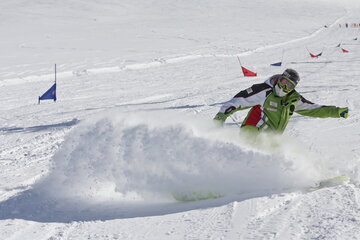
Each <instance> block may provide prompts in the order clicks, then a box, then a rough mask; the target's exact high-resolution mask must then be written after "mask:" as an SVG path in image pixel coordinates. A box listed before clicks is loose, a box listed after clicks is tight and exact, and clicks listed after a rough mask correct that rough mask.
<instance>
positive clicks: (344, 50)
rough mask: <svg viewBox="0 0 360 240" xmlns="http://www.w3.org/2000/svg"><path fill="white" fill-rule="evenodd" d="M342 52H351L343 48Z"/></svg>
mask: <svg viewBox="0 0 360 240" xmlns="http://www.w3.org/2000/svg"><path fill="white" fill-rule="evenodd" d="M341 51H342V52H343V53H348V52H349V51H348V50H346V49H343V48H341Z"/></svg>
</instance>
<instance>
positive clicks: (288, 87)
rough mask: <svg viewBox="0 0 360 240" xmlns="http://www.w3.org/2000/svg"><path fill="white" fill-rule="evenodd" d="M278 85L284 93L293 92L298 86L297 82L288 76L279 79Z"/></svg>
mask: <svg viewBox="0 0 360 240" xmlns="http://www.w3.org/2000/svg"><path fill="white" fill-rule="evenodd" d="M278 85H279V87H280V88H281V89H282V90H283V91H284V92H291V91H292V90H294V88H295V86H296V84H295V82H294V81H292V80H291V79H290V78H288V77H286V76H281V77H280V78H279V80H278Z"/></svg>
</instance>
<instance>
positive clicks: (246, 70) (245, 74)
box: [241, 66, 257, 77]
mask: <svg viewBox="0 0 360 240" xmlns="http://www.w3.org/2000/svg"><path fill="white" fill-rule="evenodd" d="M241 70H242V72H243V74H244V76H245V77H256V76H257V74H256V73H254V72H252V71H250V70H249V69H246V68H244V67H243V66H241Z"/></svg>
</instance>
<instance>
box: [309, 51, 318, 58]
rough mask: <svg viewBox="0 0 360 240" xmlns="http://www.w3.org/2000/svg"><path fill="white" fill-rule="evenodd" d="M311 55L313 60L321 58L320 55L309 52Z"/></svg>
mask: <svg viewBox="0 0 360 240" xmlns="http://www.w3.org/2000/svg"><path fill="white" fill-rule="evenodd" d="M309 53H310V57H312V58H318V57H319V56H318V55H314V54H312V53H311V52H309Z"/></svg>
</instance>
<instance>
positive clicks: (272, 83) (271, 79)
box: [264, 74, 281, 88]
mask: <svg viewBox="0 0 360 240" xmlns="http://www.w3.org/2000/svg"><path fill="white" fill-rule="evenodd" d="M280 76H281V74H275V75H272V76H271V77H269V78H267V79H266V80H265V82H264V84H266V85H268V86H270V87H272V88H273V87H274V86H275V85H276V83H277V79H278V78H279V77H280Z"/></svg>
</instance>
